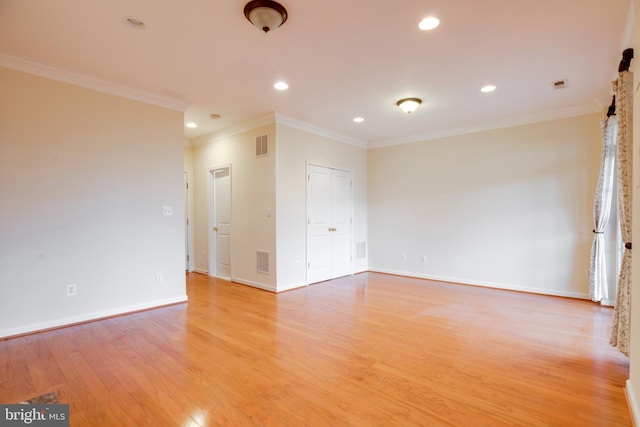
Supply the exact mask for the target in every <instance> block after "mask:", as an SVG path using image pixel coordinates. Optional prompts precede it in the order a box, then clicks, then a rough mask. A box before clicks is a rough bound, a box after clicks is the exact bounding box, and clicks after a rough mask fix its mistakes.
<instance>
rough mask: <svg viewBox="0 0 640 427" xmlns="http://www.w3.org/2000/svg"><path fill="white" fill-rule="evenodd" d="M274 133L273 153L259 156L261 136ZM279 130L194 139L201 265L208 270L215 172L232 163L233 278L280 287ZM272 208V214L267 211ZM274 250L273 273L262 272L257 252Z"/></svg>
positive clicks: (269, 128) (198, 267)
mask: <svg viewBox="0 0 640 427" xmlns="http://www.w3.org/2000/svg"><path fill="white" fill-rule="evenodd" d="M265 133H266V134H268V135H269V139H270V150H271V154H270V155H268V156H264V157H258V158H257V157H256V154H255V137H256V136H259V135H263V134H265ZM275 139H276V138H275V128H274V126H273V125H270V126H266V127H261V128H257V129H254V130H251V131H248V132H242V133H238V134H235V135H233V136H229V137H225V138H222V139H213V138H209V139H208V138H207V137H203V138H201V139H198V140H196V141H194V143H195V144H196V145H197V146H196V147H195V148H194V225H195V226H194V234H195V236H194V237H195V269H196V271H199V272H203V273H207V272H208V269H209V266H208V242H209V238H208V230H209V219H208V215H209V213H208V209H209V200H210V198H209V192H210V172H209V171H210V170H211V169H213V168H216V167H219V166H224V165H231V175H232V176H231V187H232V229H233V231H232V250H231V258H232V259H231V262H232V269H231V275H232V279H233V280H234V281H236V282H239V283H244V284H249V285H252V286H257V287H260V288H264V289H268V290H273V291H275V290H276V269H275V261H274V260H275V254H276V236H275V215H276V212H275V211H276V209H275V155H274V154H273V153H274V152H275V150H276V149H277V147H276V145H277V144H276V141H275ZM267 209H271V211H272V214H271V216H268V215H267ZM258 250H260V251H267V252H269V254H270V272H269V274H265V273H258V272H257V271H256V251H258Z"/></svg>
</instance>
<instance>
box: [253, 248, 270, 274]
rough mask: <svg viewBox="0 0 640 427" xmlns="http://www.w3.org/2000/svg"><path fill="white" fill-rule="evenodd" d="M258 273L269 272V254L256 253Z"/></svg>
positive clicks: (263, 252) (264, 252)
mask: <svg viewBox="0 0 640 427" xmlns="http://www.w3.org/2000/svg"><path fill="white" fill-rule="evenodd" d="M256 271H257V272H258V273H268V272H269V252H266V251H256Z"/></svg>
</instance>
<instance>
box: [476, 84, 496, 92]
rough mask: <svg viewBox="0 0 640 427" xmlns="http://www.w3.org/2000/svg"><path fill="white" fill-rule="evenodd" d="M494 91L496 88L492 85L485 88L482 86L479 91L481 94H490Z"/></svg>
mask: <svg viewBox="0 0 640 427" xmlns="http://www.w3.org/2000/svg"><path fill="white" fill-rule="evenodd" d="M494 90H496V87H495V86H494V85H486V86H483V87H482V88H481V89H480V92H482V93H491V92H493V91H494Z"/></svg>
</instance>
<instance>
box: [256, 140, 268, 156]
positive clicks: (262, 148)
mask: <svg viewBox="0 0 640 427" xmlns="http://www.w3.org/2000/svg"><path fill="white" fill-rule="evenodd" d="M268 155H269V137H268V136H267V135H260V136H256V157H263V156H268Z"/></svg>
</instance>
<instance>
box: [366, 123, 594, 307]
mask: <svg viewBox="0 0 640 427" xmlns="http://www.w3.org/2000/svg"><path fill="white" fill-rule="evenodd" d="M600 118H601V117H600V115H598V114H596V115H588V116H580V117H573V118H568V119H562V120H555V121H549V122H544V123H537V124H531V125H525V126H517V127H512V128H506V129H498V130H492V131H485V132H479V133H475V134H469V135H462V136H455V137H449V138H442V139H436V140H431V141H425V142H420V143H414V144H406V145H401V146H392V147H385V148H378V149H373V150H370V151H369V164H368V171H369V180H368V191H369V200H368V202H369V204H368V206H369V242H370V246H369V247H370V255H369V267H370V269H372V270H376V271H383V272H389V273H395V274H407V275H414V276H418V277H426V278H435V279H441V280H446V281H453V282H459V283H471V284H479V285H487V286H496V287H504V288H509V289H519V290H526V291H533V292H540V293H548V294H555V295H565V296H575V297H588V276H587V274H588V265H589V252H590V247H591V239H592V233H591V230H592V228H593V219H592V210H593V206H592V205H593V195H594V191H595V187H596V179H597V176H598V168H599V163H600V153H601V148H600V146H601V137H600V124H599V123H600ZM405 257H406V259H405Z"/></svg>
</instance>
